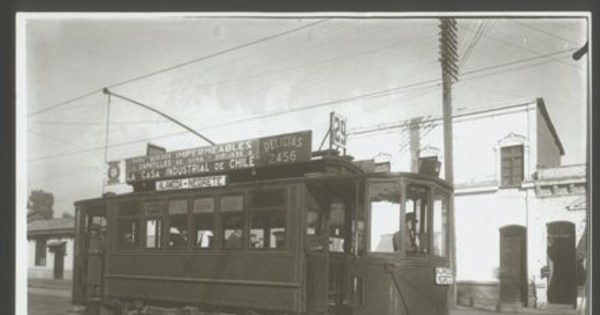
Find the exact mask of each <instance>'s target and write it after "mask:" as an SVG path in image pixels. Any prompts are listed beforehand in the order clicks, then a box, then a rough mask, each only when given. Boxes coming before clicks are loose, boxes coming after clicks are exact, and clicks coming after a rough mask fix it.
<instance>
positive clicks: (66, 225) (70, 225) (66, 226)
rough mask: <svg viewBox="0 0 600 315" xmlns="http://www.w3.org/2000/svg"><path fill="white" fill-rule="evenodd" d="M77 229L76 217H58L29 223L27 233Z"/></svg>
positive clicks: (49, 232)
mask: <svg viewBox="0 0 600 315" xmlns="http://www.w3.org/2000/svg"><path fill="white" fill-rule="evenodd" d="M74 231H75V219H74V218H57V219H50V220H38V221H33V222H30V223H28V224H27V234H32V233H34V234H44V233H48V234H51V233H53V232H71V233H73V232H74Z"/></svg>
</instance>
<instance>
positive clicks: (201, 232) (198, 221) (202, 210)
mask: <svg viewBox="0 0 600 315" xmlns="http://www.w3.org/2000/svg"><path fill="white" fill-rule="evenodd" d="M193 212H194V229H195V233H194V234H195V235H196V238H195V240H194V248H198V249H202V248H215V236H216V231H215V199H214V198H213V197H206V198H197V199H195V200H194V209H193Z"/></svg>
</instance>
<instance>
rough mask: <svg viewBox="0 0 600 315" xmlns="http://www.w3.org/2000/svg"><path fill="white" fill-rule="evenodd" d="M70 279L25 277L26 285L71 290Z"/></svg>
mask: <svg viewBox="0 0 600 315" xmlns="http://www.w3.org/2000/svg"><path fill="white" fill-rule="evenodd" d="M71 282H72V280H71V279H39V278H29V279H27V287H29V288H40V289H54V290H68V291H71Z"/></svg>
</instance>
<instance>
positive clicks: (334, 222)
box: [305, 185, 355, 314]
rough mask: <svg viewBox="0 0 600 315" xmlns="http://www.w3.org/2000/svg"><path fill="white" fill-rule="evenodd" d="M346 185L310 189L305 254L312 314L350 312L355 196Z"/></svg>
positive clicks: (308, 301) (309, 303) (309, 310)
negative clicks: (352, 228)
mask: <svg viewBox="0 0 600 315" xmlns="http://www.w3.org/2000/svg"><path fill="white" fill-rule="evenodd" d="M347 186H350V185H347ZM347 186H343V187H340V186H319V187H318V188H317V187H309V189H308V193H307V202H306V242H305V253H306V258H307V284H308V287H307V290H308V292H307V296H308V299H307V303H308V305H307V306H308V307H307V308H308V312H309V314H326V313H329V314H348V310H349V307H350V304H351V296H352V295H351V292H350V289H349V288H350V286H349V284H350V270H351V268H350V263H351V259H352V253H351V247H352V246H351V244H352V241H351V234H352V231H351V222H352V220H351V217H352V210H351V209H354V201H355V198H353V196H354V193H353V192H354V190H353V189H350V188H352V187H347ZM311 188H312V189H311ZM342 196H343V197H342Z"/></svg>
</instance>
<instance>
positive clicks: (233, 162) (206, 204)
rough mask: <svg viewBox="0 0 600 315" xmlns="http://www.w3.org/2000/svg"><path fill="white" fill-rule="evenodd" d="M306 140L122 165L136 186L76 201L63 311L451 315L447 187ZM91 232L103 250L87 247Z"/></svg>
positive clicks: (269, 141)
mask: <svg viewBox="0 0 600 315" xmlns="http://www.w3.org/2000/svg"><path fill="white" fill-rule="evenodd" d="M310 136H311V134H310V131H307V132H300V133H293V134H287V135H279V136H274V137H269V138H260V139H255V140H251V141H245V142H244V141H242V142H237V143H233V144H227V145H219V146H213V147H205V148H201V149H195V150H187V151H186V150H184V151H176V152H170V153H163V154H158V155H151V156H144V157H137V158H135V159H128V160H127V161H126V169H127V170H126V171H125V172H123V173H126V174H125V176H126V177H127V179H126V181H127V183H129V184H130V185H132V186H133V192H131V193H126V194H120V195H105V196H103V197H101V198H96V199H89V200H82V201H78V202H76V203H75V207H76V236H75V253H74V277H73V291H72V300H73V303H74V304H84V305H88V306H90V307H88V309H90V308H91V309H94V308H93V307H92V306H94V305H95V306H97V307H101V308H102V310H103V312H108V313H111V314H311V315H312V314H314V315H317V314H348V315H350V314H356V315H371V314H378V315H398V314H411V315H416V314H428V315H435V314H440V315H441V314H448V303H447V301H448V294H449V290H450V284H451V282H452V272H451V262H450V235H452V234H451V229H452V226H453V225H452V222H451V218H452V216H451V211H452V208H451V205H450V202H449V201H450V196H451V194H452V187H451V186H450V185H449V184H448V183H447V182H445V181H444V180H442V179H440V178H438V177H437V176H433V175H425V174H418V173H393V172H389V171H374V170H373V167H372V166H373V164H372V163H371V164H370V165H371V167H370V168H369V167H365V163H362V164H360V163H357V162H355V161H352V158H350V157H348V156H343V155H339V154H336V153H335V152H333V151H331V150H325V151H320V152H312V151H311V149H310V142H311V139H310ZM199 161H200V162H199ZM202 161H203V162H202ZM223 161H224V162H223ZM244 161H245V162H244ZM194 163H196V164H195V166H194V167H192V166H190V165H191V164H194ZM366 164H368V163H366ZM184 166H185V167H184ZM113 173H119V172H113ZM198 174H200V175H201V176H197V177H194V176H195V175H198ZM113 175H114V174H113ZM192 175H194V176H192ZM98 229H99V232H98ZM98 233H100V234H102V235H103V236H102V238H101V240H102V244H103V245H102V248H101V250H100V251H94V250H90V247H91V246H92V245H90V244H92V243H93V242H92V241H91V238H93V237H94V236H93V235H97V234H98ZM98 253H100V254H98ZM94 255H95V256H94ZM98 256H99V257H101V258H97V257H98ZM94 260H99V261H100V264H98V263H97V262H95V263H92V262H93V261H94ZM99 265H100V266H99ZM94 272H95V273H98V272H99V273H100V276H99V279H100V282H99V283H97V287H95V286H94V285H93V284H91V283H90V281H92V280H90V279H92V278H93V276H92V275H91V273H94Z"/></svg>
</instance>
